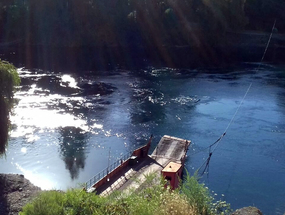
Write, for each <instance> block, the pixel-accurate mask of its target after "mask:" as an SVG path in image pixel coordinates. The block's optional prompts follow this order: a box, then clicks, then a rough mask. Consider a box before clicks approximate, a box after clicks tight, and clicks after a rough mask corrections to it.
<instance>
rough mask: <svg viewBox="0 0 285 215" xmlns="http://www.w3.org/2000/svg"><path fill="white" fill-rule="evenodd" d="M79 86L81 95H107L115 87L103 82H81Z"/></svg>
mask: <svg viewBox="0 0 285 215" xmlns="http://www.w3.org/2000/svg"><path fill="white" fill-rule="evenodd" d="M79 87H80V88H81V89H82V95H83V96H89V95H109V94H111V93H113V92H114V91H115V89H117V88H116V87H114V86H112V85H111V84H106V83H103V82H94V83H81V84H80V85H79Z"/></svg>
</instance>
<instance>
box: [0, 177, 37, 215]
mask: <svg viewBox="0 0 285 215" xmlns="http://www.w3.org/2000/svg"><path fill="white" fill-rule="evenodd" d="M39 192H41V189H40V188H39V187H36V186H35V185H33V184H32V183H31V182H30V181H29V180H27V179H26V178H25V177H24V176H23V175H18V174H0V214H1V215H14V214H15V215H16V214H18V213H19V212H20V211H21V209H22V207H23V206H24V205H25V204H27V203H28V202H29V201H30V200H31V199H32V198H34V197H35V196H36V195H37V194H38V193H39Z"/></svg>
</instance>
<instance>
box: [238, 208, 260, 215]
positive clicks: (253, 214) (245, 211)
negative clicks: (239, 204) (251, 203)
mask: <svg viewBox="0 0 285 215" xmlns="http://www.w3.org/2000/svg"><path fill="white" fill-rule="evenodd" d="M232 215H262V212H261V211H260V210H259V209H258V208H256V207H244V208H241V209H237V210H236V211H235V212H233V213H232Z"/></svg>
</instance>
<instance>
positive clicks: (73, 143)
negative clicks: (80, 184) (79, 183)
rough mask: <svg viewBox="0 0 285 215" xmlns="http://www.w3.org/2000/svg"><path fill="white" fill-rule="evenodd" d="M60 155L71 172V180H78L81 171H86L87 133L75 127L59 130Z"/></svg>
mask: <svg viewBox="0 0 285 215" xmlns="http://www.w3.org/2000/svg"><path fill="white" fill-rule="evenodd" d="M59 133H60V135H61V137H60V140H59V142H60V153H61V156H62V159H63V161H64V162H65V168H66V169H67V170H69V172H70V177H71V179H76V178H78V175H79V171H80V169H82V170H83V169H84V166H85V160H86V155H85V152H86V146H87V135H86V133H85V131H83V130H82V129H80V128H75V127H64V128H61V129H60V130H59Z"/></svg>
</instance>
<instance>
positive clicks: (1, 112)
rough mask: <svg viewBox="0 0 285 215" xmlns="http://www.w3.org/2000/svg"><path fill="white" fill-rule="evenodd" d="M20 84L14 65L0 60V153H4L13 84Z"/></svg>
mask: <svg viewBox="0 0 285 215" xmlns="http://www.w3.org/2000/svg"><path fill="white" fill-rule="evenodd" d="M19 84H20V78H19V75H18V73H17V70H16V67H14V66H13V65H12V64H10V63H8V62H6V61H2V60H0V124H1V126H0V155H2V154H5V148H6V146H7V141H8V131H9V111H10V110H11V108H12V105H13V92H14V88H15V86H17V85H19Z"/></svg>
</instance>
